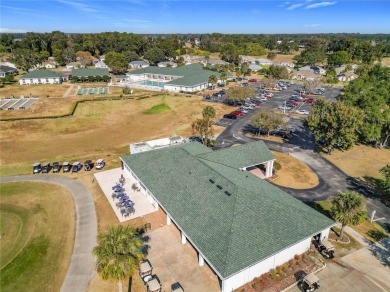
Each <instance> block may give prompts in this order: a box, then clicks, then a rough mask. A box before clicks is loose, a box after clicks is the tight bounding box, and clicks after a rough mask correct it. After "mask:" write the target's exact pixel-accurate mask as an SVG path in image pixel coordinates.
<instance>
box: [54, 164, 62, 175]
mask: <svg viewBox="0 0 390 292" xmlns="http://www.w3.org/2000/svg"><path fill="white" fill-rule="evenodd" d="M60 169H61V165H60V164H59V163H58V162H53V173H57V172H60Z"/></svg>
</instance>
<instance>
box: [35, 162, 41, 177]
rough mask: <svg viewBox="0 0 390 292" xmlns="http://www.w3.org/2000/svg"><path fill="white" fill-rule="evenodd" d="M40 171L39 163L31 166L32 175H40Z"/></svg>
mask: <svg viewBox="0 0 390 292" xmlns="http://www.w3.org/2000/svg"><path fill="white" fill-rule="evenodd" d="M41 170H42V167H41V163H40V162H36V163H34V165H33V174H36V173H40V172H41Z"/></svg>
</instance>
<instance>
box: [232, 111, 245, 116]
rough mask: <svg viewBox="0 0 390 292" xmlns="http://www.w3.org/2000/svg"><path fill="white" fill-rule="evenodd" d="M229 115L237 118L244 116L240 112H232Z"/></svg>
mask: <svg viewBox="0 0 390 292" xmlns="http://www.w3.org/2000/svg"><path fill="white" fill-rule="evenodd" d="M230 114H232V115H235V116H237V117H242V116H243V115H244V113H243V112H240V111H234V112H231V113H230Z"/></svg>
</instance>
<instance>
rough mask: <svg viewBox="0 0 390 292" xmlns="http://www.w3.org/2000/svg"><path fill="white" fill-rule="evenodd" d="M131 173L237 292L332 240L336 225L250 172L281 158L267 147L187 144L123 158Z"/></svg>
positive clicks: (183, 238)
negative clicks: (317, 240)
mask: <svg viewBox="0 0 390 292" xmlns="http://www.w3.org/2000/svg"><path fill="white" fill-rule="evenodd" d="M120 159H121V161H122V168H123V171H124V172H126V173H127V174H129V175H130V176H131V177H132V178H134V179H135V181H136V182H137V184H138V186H139V188H140V190H141V193H142V194H143V195H144V196H145V197H147V198H148V199H149V201H151V202H152V204H153V205H154V206H156V207H157V208H160V209H161V210H162V211H163V212H164V213H165V214H166V223H167V224H168V225H171V224H173V225H174V226H176V228H177V229H178V230H179V231H180V233H181V242H182V244H186V243H187V242H189V243H190V244H191V246H192V247H193V248H194V249H195V251H196V252H197V255H198V261H199V265H200V266H203V265H204V264H205V263H207V264H208V266H209V267H210V268H211V269H212V271H213V272H214V273H215V274H216V275H217V277H218V278H219V280H220V281H219V282H220V288H221V291H223V292H227V291H232V290H234V289H237V288H239V287H241V286H242V285H244V284H246V283H248V282H250V281H251V280H253V278H255V277H259V276H260V275H262V274H264V273H266V272H268V271H269V270H271V269H274V268H275V267H277V266H279V265H282V264H284V263H286V262H287V261H289V260H290V259H292V258H293V257H294V255H297V254H298V255H299V254H302V253H304V252H306V251H308V250H309V249H310V244H311V240H312V238H313V237H318V238H320V239H321V240H324V239H325V238H327V237H328V235H329V230H330V228H331V227H332V226H333V225H335V222H334V221H332V220H330V219H329V218H328V217H326V216H324V215H323V214H321V213H319V212H317V211H316V210H314V209H313V208H311V207H309V206H307V205H306V204H304V203H302V202H301V201H299V200H297V199H295V198H294V197H292V196H290V195H289V194H287V193H285V192H284V191H282V190H281V189H279V188H278V187H276V186H274V185H272V184H270V183H268V182H267V181H266V180H262V179H260V178H259V177H257V176H255V175H253V174H252V173H251V172H250V171H248V169H249V168H251V167H253V166H259V164H263V163H267V164H268V163H270V161H273V160H274V159H275V158H274V157H273V155H272V153H271V151H270V150H269V149H268V148H267V146H266V145H265V144H264V142H262V141H258V142H252V143H248V144H244V145H240V146H236V147H232V148H226V149H221V150H216V151H213V150H211V149H209V148H207V147H206V146H204V145H202V144H200V143H198V142H191V143H184V144H180V145H176V146H170V147H165V148H159V149H156V150H153V149H152V150H149V151H145V152H138V153H136V154H131V155H126V156H122V157H120Z"/></svg>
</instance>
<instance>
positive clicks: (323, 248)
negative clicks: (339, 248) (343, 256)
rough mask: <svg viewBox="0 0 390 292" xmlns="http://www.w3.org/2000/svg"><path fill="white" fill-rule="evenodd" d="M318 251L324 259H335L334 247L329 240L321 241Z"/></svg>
mask: <svg viewBox="0 0 390 292" xmlns="http://www.w3.org/2000/svg"><path fill="white" fill-rule="evenodd" d="M317 249H318V251H319V252H320V254H322V256H323V257H324V258H327V259H332V258H334V246H333V245H332V244H331V243H330V242H329V241H328V240H323V241H321V242H320V243H319V244H318V245H317Z"/></svg>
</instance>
